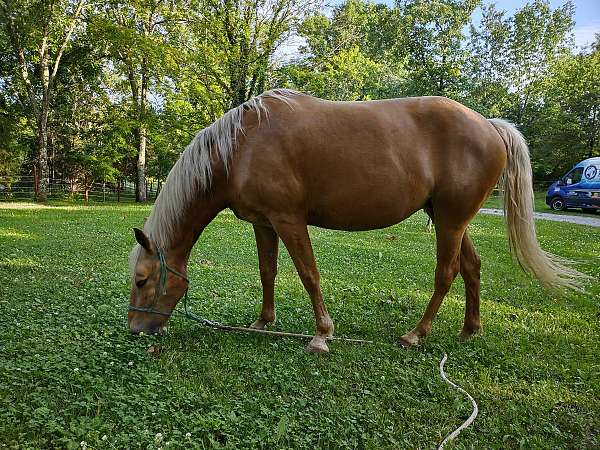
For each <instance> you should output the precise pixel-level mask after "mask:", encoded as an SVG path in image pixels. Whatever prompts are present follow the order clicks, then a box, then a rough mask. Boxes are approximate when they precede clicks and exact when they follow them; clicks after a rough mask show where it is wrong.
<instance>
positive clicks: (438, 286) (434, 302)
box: [400, 217, 466, 347]
mask: <svg viewBox="0 0 600 450" xmlns="http://www.w3.org/2000/svg"><path fill="white" fill-rule="evenodd" d="M438 219H439V218H438V217H436V218H435V219H434V225H435V230H436V240H437V265H436V268H435V287H434V292H433V296H432V297H431V300H430V301H429V304H428V305H427V308H426V310H425V314H423V317H422V318H421V320H419V322H418V323H417V325H416V326H415V327H414V328H413V329H412V330H411V331H409V332H408V333H406V334H405V335H404V336H402V337H401V338H400V343H401V344H402V345H403V346H404V347H411V346H413V345H416V344H418V343H419V340H420V339H421V338H422V337H425V336H427V335H428V334H429V333H430V332H431V326H432V322H433V319H434V318H435V315H436V314H437V312H438V310H439V309H440V305H441V304H442V300H444V297H445V296H446V294H447V293H448V291H449V290H450V286H451V285H452V282H453V281H454V278H456V275H457V274H458V271H459V267H460V247H461V240H462V238H463V234H464V232H465V228H466V224H465V225H463V226H449V225H445V224H443V223H442V224H440V223H439V222H440V221H439V220H438Z"/></svg>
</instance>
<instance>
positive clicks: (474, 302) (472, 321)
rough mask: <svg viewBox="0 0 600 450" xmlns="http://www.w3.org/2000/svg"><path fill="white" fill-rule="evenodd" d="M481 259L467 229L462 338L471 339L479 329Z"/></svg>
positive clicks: (462, 257)
mask: <svg viewBox="0 0 600 450" xmlns="http://www.w3.org/2000/svg"><path fill="white" fill-rule="evenodd" d="M480 270H481V260H480V259H479V255H477V251H476V250H475V247H474V246H473V241H471V238H470V237H469V234H468V232H467V231H465V234H464V236H463V238H462V244H461V246H460V275H461V276H462V278H463V280H464V281H465V297H466V304H465V322H464V325H463V328H462V330H461V332H460V334H459V336H460V337H461V338H462V339H465V340H466V339H469V338H471V337H472V336H473V335H474V334H475V333H477V332H478V331H479V330H481V322H480V319H479V288H480V284H481V283H480V273H481V272H480Z"/></svg>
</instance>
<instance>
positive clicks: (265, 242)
mask: <svg viewBox="0 0 600 450" xmlns="http://www.w3.org/2000/svg"><path fill="white" fill-rule="evenodd" d="M254 236H255V237H256V249H257V250H258V266H259V268H260V281H261V284H262V290H263V303H262V310H261V312H260V317H259V318H258V320H257V321H256V322H254V323H253V324H252V325H250V328H257V329H260V330H262V329H263V328H264V327H265V326H266V325H267V324H268V323H270V322H275V317H276V316H275V302H274V296H275V277H276V275H277V254H278V250H279V248H278V247H279V237H278V236H277V234H276V233H275V231H274V230H273V229H272V228H269V227H263V226H260V225H254Z"/></svg>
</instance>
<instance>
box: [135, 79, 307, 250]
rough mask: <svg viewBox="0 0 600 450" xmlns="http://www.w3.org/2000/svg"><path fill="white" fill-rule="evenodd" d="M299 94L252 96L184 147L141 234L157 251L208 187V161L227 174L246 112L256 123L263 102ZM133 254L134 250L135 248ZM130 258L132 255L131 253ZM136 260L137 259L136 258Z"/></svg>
mask: <svg viewBox="0 0 600 450" xmlns="http://www.w3.org/2000/svg"><path fill="white" fill-rule="evenodd" d="M296 95H300V93H299V92H296V91H292V90H289V89H274V90H271V91H267V92H265V93H263V94H261V95H259V96H257V97H253V98H251V99H250V100H248V101H247V102H245V103H243V104H242V105H240V106H238V107H237V108H233V109H231V110H229V111H227V112H226V113H225V114H224V115H223V117H221V118H220V119H218V120H217V121H215V122H214V123H213V124H212V125H210V126H208V127H206V128H204V129H203V130H202V131H200V132H199V133H198V134H197V135H196V137H194V139H192V142H190V143H189V145H188V146H187V147H186V148H185V150H184V151H183V153H182V154H181V156H180V157H179V159H178V160H177V162H176V163H175V165H174V166H173V168H172V169H171V171H170V172H169V175H168V176H167V180H166V181H165V183H164V185H163V187H162V190H161V191H160V194H159V195H158V198H157V199H156V202H155V204H154V207H153V208H152V211H151V212H150V216H149V217H148V220H147V221H146V223H145V225H144V231H145V232H146V234H148V235H149V236H150V237H151V239H153V240H154V242H155V243H156V245H157V246H158V247H159V248H168V247H169V245H171V243H172V241H173V239H174V238H175V236H174V233H175V227H176V226H177V221H178V220H179V218H180V217H181V214H182V213H183V211H184V210H185V208H186V207H187V206H189V205H190V203H191V202H192V201H193V200H194V198H195V196H196V194H197V193H198V192H204V191H206V190H207V189H208V188H209V187H210V184H211V179H212V165H211V158H214V157H216V158H217V159H218V160H219V161H222V162H223V163H224V164H225V169H226V170H227V172H229V163H230V160H231V155H232V154H233V152H234V150H235V149H236V147H237V138H238V136H239V134H240V133H244V129H243V127H242V120H243V118H244V113H245V112H246V111H255V112H256V114H257V115H258V123H259V125H260V121H261V119H262V117H263V116H265V118H268V115H269V111H268V109H267V106H266V105H265V103H264V100H265V99H270V98H272V99H276V100H279V101H282V102H284V103H286V104H288V105H291V104H292V103H293V97H294V96H296ZM134 252H135V249H134ZM132 257H133V252H132ZM135 259H137V258H135Z"/></svg>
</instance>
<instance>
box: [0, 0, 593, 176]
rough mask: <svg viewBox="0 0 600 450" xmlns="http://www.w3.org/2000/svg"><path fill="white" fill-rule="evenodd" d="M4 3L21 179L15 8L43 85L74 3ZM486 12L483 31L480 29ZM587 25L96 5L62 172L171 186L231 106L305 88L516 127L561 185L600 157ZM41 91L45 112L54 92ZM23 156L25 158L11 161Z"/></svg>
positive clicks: (533, 11)
mask: <svg viewBox="0 0 600 450" xmlns="http://www.w3.org/2000/svg"><path fill="white" fill-rule="evenodd" d="M0 4H1V5H3V7H2V8H1V9H2V11H3V12H0V15H1V16H2V17H4V18H5V20H4V23H3V24H2V25H3V26H2V27H0V49H1V50H2V51H0V85H1V86H2V87H3V88H4V89H3V93H2V95H3V97H2V98H3V100H2V101H3V111H5V112H4V116H3V117H8V119H7V120H6V121H5V120H4V119H1V121H2V123H3V125H2V126H3V131H2V132H3V133H4V136H6V138H5V139H4V142H3V143H0V145H1V146H2V151H3V152H4V153H3V155H4V156H3V158H4V159H3V161H4V162H2V164H3V166H4V167H6V168H8V167H9V166H10V170H12V171H14V170H18V167H21V166H22V164H23V161H28V162H29V163H30V162H32V161H34V160H35V159H36V154H35V151H34V150H35V148H34V147H35V146H36V143H35V142H36V139H33V138H32V136H35V134H36V127H37V125H36V124H37V123H38V122H39V120H37V119H34V116H35V114H34V115H32V107H33V106H32V105H33V104H32V103H31V101H30V100H29V95H28V90H27V87H26V84H25V83H24V81H23V80H22V77H21V76H20V72H19V70H20V69H19V67H20V66H19V60H18V57H17V55H16V53H15V52H14V49H13V42H12V40H11V39H12V38H11V34H10V30H11V28H10V27H7V24H8V21H7V20H6V18H7V17H9V16H8V15H7V11H9V10H10V11H12V10H13V9H18V11H19V13H18V14H16V15H15V24H14V27H16V28H15V29H16V30H18V31H19V36H21V37H22V40H23V42H22V43H23V48H24V50H25V57H26V60H27V67H28V69H29V77H30V81H31V83H32V84H33V86H38V85H40V83H42V81H43V80H42V79H41V78H40V71H39V70H37V69H36V68H37V67H38V66H39V64H40V57H39V54H40V53H39V47H40V45H41V43H42V41H43V36H44V32H43V31H44V24H45V23H46V22H47V23H48V24H49V25H48V27H47V33H46V34H47V35H48V36H49V38H48V49H49V50H48V55H49V58H50V60H52V58H54V57H56V52H57V51H58V50H59V49H58V48H57V45H58V43H59V42H60V38H61V32H63V33H64V28H65V26H66V25H68V24H69V23H70V20H71V15H72V13H73V8H74V7H75V4H74V3H72V2H71V3H69V2H67V3H64V4H63V3H59V4H56V5H55V7H52V8H50V7H43V8H37V7H35V5H36V4H34V3H31V2H29V0H15V1H11V2H8V0H1V2H0ZM61 5H62V7H63V9H62V10H61V9H60V8H59V6H61ZM48 8H49V9H48ZM478 9H480V10H481V21H480V22H478V23H474V22H473V17H474V11H475V10H478ZM573 15H574V7H573V4H572V3H571V2H567V3H565V4H564V5H563V6H560V7H558V8H555V9H553V8H551V7H550V3H549V1H548V0H534V1H532V2H530V3H527V4H525V5H524V6H523V7H521V8H520V9H518V10H517V11H516V12H515V13H514V14H513V15H508V14H507V13H505V12H504V11H502V10H500V9H499V7H497V6H495V5H493V4H492V5H485V6H484V5H482V4H481V2H480V1H479V0H436V1H423V0H402V1H398V2H396V3H395V4H394V5H393V6H391V7H390V6H386V5H383V4H374V3H372V2H369V1H364V0H346V1H344V2H343V3H340V4H338V5H337V6H335V7H333V8H332V9H331V10H329V11H327V10H326V9H324V8H320V7H319V4H318V3H317V2H316V0H239V1H233V0H224V1H213V0H191V1H183V0H176V1H173V2H164V1H162V0H152V1H145V0H144V1H141V0H103V1H101V2H96V3H93V4H89V5H87V6H86V10H85V14H84V17H83V19H82V21H83V22H82V24H81V25H80V26H77V27H76V28H75V30H74V34H73V36H72V38H71V39H70V40H69V43H68V45H67V46H66V49H65V52H64V54H63V56H62V61H61V66H60V67H61V70H59V71H58V73H57V76H56V79H55V80H54V88H53V95H52V98H51V102H52V107H51V108H50V109H49V113H48V114H49V115H48V132H47V135H48V154H49V155H51V156H50V160H49V164H50V169H51V172H52V173H53V174H54V176H56V177H73V176H74V177H85V178H87V179H98V177H101V178H103V179H104V178H106V179H115V178H128V179H129V180H133V179H135V177H136V171H137V168H136V162H138V161H137V155H138V154H139V153H141V152H142V151H143V152H145V153H147V158H146V164H147V170H146V174H147V175H148V176H150V177H152V178H157V179H159V180H163V179H164V178H165V177H166V174H167V173H168V170H169V168H170V166H171V165H172V164H173V162H174V161H175V160H176V158H177V157H178V155H179V154H180V152H181V151H182V150H183V149H184V148H185V145H186V144H187V143H188V142H189V141H190V140H191V138H192V137H193V136H194V135H195V134H196V133H197V132H198V131H199V130H201V129H202V128H204V127H206V126H207V125H209V124H210V123H212V122H213V121H214V120H216V119H218V118H219V117H220V116H221V115H222V114H223V113H224V112H225V111H227V110H228V109H229V108H230V107H232V106H236V105H239V104H240V103H242V102H244V101H245V100H247V99H248V98H250V97H251V96H254V95H257V94H260V93H261V92H262V91H264V90H265V89H267V88H269V87H291V88H296V89H299V90H302V91H305V92H308V93H311V94H314V95H317V96H319V97H323V98H328V99H335V100H374V99H379V98H391V97H402V96H408V95H445V96H449V97H451V98H454V99H456V100H459V101H461V102H463V103H465V104H466V105H468V106H470V107H472V108H473V109H475V110H476V111H478V112H480V113H482V114H483V115H484V116H486V117H504V118H507V119H509V120H511V121H513V122H515V123H516V124H517V125H518V126H519V127H520V129H521V130H522V131H523V133H524V134H525V136H526V138H527V139H528V141H529V143H530V144H531V154H532V157H533V167H534V175H535V177H536V178H537V179H541V180H548V179H549V178H552V177H556V176H557V175H559V174H560V173H562V172H564V171H565V170H566V169H568V168H569V166H570V165H571V164H572V163H574V162H576V161H577V160H578V159H581V158H583V157H586V156H590V155H596V154H598V140H599V139H598V133H599V131H598V128H599V125H598V123H599V120H598V104H599V100H598V98H599V97H598V92H597V91H598V89H597V87H598V85H600V83H599V82H598V77H597V74H598V73H599V71H598V50H597V47H594V48H591V49H588V50H585V51H581V52H579V54H577V53H576V52H575V49H574V48H573V44H572V29H573V24H574V23H573ZM48 18H50V19H48ZM48 20H49V21H48ZM467 31H468V32H467ZM293 35H297V36H299V37H300V38H301V39H302V40H303V42H302V44H301V46H300V48H299V54H298V55H297V57H296V58H292V59H286V60H280V59H278V53H277V51H278V49H281V48H282V46H283V47H284V46H285V45H286V43H287V42H288V41H287V39H288V37H290V36H293ZM594 49H595V50H594ZM33 92H34V94H35V95H34V96H37V97H36V98H37V100H38V103H39V101H40V98H38V97H39V95H40V94H39V92H41V91H40V90H39V89H38V88H35V89H33ZM34 103H35V102H34ZM23 117H29V118H30V120H29V121H26V122H25V121H23V120H22V119H23ZM15 123H19V124H21V125H20V126H19V128H18V130H17V129H16V128H15V127H14V125H13V124H15ZM9 147H10V148H11V149H18V150H14V151H12V150H11V152H10V153H8V151H7V150H6V149H7V148H9ZM7 155H14V157H13V156H7ZM9 160H11V161H9ZM13 160H14V161H13ZM25 167H26V169H25V170H28V169H29V167H30V166H29V164H27V165H26V166H25ZM8 170H9V169H5V171H8Z"/></svg>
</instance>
